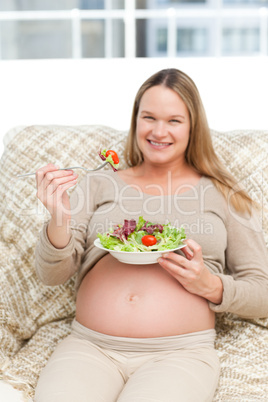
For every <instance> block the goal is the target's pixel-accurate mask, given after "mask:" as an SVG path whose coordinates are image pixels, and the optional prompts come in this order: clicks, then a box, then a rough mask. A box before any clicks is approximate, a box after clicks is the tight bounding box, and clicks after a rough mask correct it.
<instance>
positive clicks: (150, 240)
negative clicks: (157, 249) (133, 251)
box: [141, 235, 157, 247]
mask: <svg viewBox="0 0 268 402" xmlns="http://www.w3.org/2000/svg"><path fill="white" fill-rule="evenodd" d="M141 241H142V244H144V246H147V247H149V246H153V245H155V244H156V242H157V240H156V238H155V237H154V236H153V235H145V236H143V237H142V238H141Z"/></svg>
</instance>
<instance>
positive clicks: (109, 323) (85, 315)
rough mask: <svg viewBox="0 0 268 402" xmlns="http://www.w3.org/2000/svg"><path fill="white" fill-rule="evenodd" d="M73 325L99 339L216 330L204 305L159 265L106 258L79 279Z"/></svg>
mask: <svg viewBox="0 0 268 402" xmlns="http://www.w3.org/2000/svg"><path fill="white" fill-rule="evenodd" d="M76 319H77V321H78V322H80V323H81V324H82V325H84V326H86V327H87V328H90V329H93V330H95V331H98V332H101V333H105V334H108V335H114V336H124V337H134V338H136V337H138V338H144V337H159V336H171V335H179V334H185V333H190V332H196V331H202V330H206V329H210V328H214V325H215V315H214V313H213V312H212V311H211V310H210V309H209V307H208V303H207V301H206V300H205V299H203V298H202V297H199V296H196V295H193V294H191V293H189V292H187V291H186V290H185V289H184V288H183V287H182V286H181V285H180V284H179V283H178V281H176V280H175V279H174V278H173V277H172V276H170V275H169V274H168V273H167V272H166V271H165V270H164V269H163V268H161V266H160V265H159V264H151V265H130V264H123V263H120V262H119V261H117V260H116V259H114V258H113V257H112V256H111V255H110V254H107V255H106V256H105V257H103V258H102V259H101V260H100V261H99V262H98V263H97V264H96V265H95V266H94V268H93V269H92V270H91V271H89V272H88V274H87V275H86V276H85V278H84V279H83V281H82V284H81V286H80V288H79V290H78V294H77V303H76Z"/></svg>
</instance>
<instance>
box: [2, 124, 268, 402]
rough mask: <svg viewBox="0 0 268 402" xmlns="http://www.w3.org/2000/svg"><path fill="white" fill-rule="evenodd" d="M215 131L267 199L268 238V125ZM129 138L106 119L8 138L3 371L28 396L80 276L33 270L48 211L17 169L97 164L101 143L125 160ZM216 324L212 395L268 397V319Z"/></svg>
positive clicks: (237, 171)
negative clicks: (47, 278)
mask: <svg viewBox="0 0 268 402" xmlns="http://www.w3.org/2000/svg"><path fill="white" fill-rule="evenodd" d="M212 138H213V142H214V145H215V149H216V151H217V153H218V155H219V157H220V159H221V160H222V161H223V162H224V164H225V165H226V166H227V168H228V169H229V170H230V171H231V172H232V173H233V175H234V176H235V177H236V178H237V180H238V181H240V182H242V183H243V184H244V185H245V187H246V189H247V190H248V191H249V193H250V194H251V196H252V197H253V198H254V199H255V200H257V201H258V202H260V203H261V204H262V206H263V211H262V224H263V231H264V235H265V240H266V243H267V244H268V215H267V207H268V158H267V150H268V132H263V131H234V132H229V133H218V132H214V131H213V132H212ZM125 139H126V132H123V131H118V130H115V129H112V128H109V127H104V126H73V127H66V126H31V127H27V128H25V129H22V130H21V131H20V132H19V133H18V134H17V135H16V136H15V137H14V138H13V139H12V140H11V142H10V143H9V144H8V146H7V147H6V149H5V151H4V154H3V156H2V158H1V161H0V164H1V165H0V171H1V175H0V199H1V204H0V214H1V216H0V225H1V226H0V253H1V254H0V255H1V260H0V264H1V269H0V375H1V378H3V379H5V380H6V381H9V382H10V383H11V384H13V386H14V387H16V388H18V389H21V390H23V391H24V395H25V400H31V398H32V397H33V394H34V388H35V385H36V382H37V379H38V376H39V373H40V370H41V369H42V368H43V367H44V365H45V364H46V362H47V359H48V358H49V356H50V355H51V353H52V352H53V350H54V348H55V346H56V345H57V343H58V342H59V341H60V340H62V339H63V338H64V337H65V336H66V335H67V334H68V333H69V332H70V323H71V321H72V319H73V317H74V314H75V301H74V280H75V278H72V279H71V280H69V281H68V282H67V283H66V284H64V285H61V286H54V287H47V286H45V285H43V284H42V283H41V282H40V281H39V280H38V278H37V277H36V274H35V270H34V250H35V244H36V241H37V238H38V233H39V231H40V229H41V227H42V225H43V223H44V221H45V220H47V219H48V218H49V217H48V214H47V212H46V211H45V209H44V207H43V206H42V205H41V204H40V203H39V202H38V201H37V198H36V188H35V178H34V177H32V178H27V179H20V180H19V179H16V178H14V176H15V175H16V174H19V173H23V172H28V171H35V170H36V169H37V168H39V167H41V166H43V165H45V164H47V163H48V162H52V163H56V164H58V165H60V166H62V167H67V166H84V167H88V168H91V167H96V166H98V165H99V163H100V162H101V160H100V158H99V156H98V150H99V149H100V148H107V147H109V148H113V149H116V151H118V154H119V157H120V160H121V161H123V156H122V155H123V149H124V144H125ZM120 163H121V167H124V163H123V162H120ZM108 169H109V167H108ZM79 173H80V178H81V177H82V176H83V172H82V171H79ZM267 297H268V295H267ZM216 330H217V339H216V348H217V350H218V354H219V357H220V360H221V377H220V382H219V386H218V389H217V391H216V394H215V398H214V401H228V402H230V401H254V402H255V401H263V402H265V401H266V402H267V401H268V319H259V320H243V319H240V318H238V317H236V316H234V315H230V314H219V315H218V316H217V325H216Z"/></svg>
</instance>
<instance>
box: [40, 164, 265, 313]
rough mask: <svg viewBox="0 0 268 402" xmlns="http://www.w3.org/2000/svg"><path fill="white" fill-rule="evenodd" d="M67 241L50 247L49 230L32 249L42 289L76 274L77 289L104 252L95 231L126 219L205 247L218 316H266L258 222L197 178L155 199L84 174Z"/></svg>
mask: <svg viewBox="0 0 268 402" xmlns="http://www.w3.org/2000/svg"><path fill="white" fill-rule="evenodd" d="M71 208H72V221H71V225H70V226H71V231H72V237H71V240H70V242H69V244H68V245H67V246H66V247H65V248H63V249H56V248H55V247H54V246H53V245H52V244H51V243H50V242H49V240H48V237H47V225H45V226H44V228H43V230H42V231H41V233H40V239H39V242H38V244H37V248H36V270H37V274H38V276H39V278H40V279H41V280H42V281H43V282H44V283H45V284H47V285H58V284H61V283H64V282H65V281H67V280H68V279H69V278H70V277H71V276H72V275H74V274H75V273H76V272H77V282H76V284H77V289H78V288H79V286H80V284H81V281H82V280H83V278H84V276H85V275H86V273H87V272H88V271H89V270H90V269H91V268H92V267H93V266H94V265H95V264H96V262H97V261H98V260H99V259H100V258H102V257H103V256H104V255H105V254H106V253H107V252H106V251H102V250H100V249H98V248H97V247H95V246H94V244H93V243H94V240H95V239H96V234H97V233H98V232H101V233H103V232H105V231H108V230H109V229H110V228H111V227H112V226H113V225H116V224H118V223H123V222H124V219H138V217H139V216H143V217H144V218H145V219H146V220H149V221H151V222H154V223H160V224H163V223H168V222H170V223H171V224H173V225H174V226H181V225H183V226H184V228H185V232H186V235H187V238H191V239H193V240H195V241H196V242H197V243H199V244H200V245H201V247H202V252H203V258H204V262H205V265H206V266H207V267H208V269H209V270H210V271H211V272H212V273H214V274H215V275H217V276H219V277H220V278H221V280H222V282H223V287H224V291H223V300H222V303H221V304H219V305H215V304H213V303H209V305H210V308H211V309H212V310H213V311H215V312H232V313H234V314H237V315H239V316H241V317H246V318H253V317H267V316H268V257H267V249H266V246H265V242H264V238H263V234H262V230H261V223H260V220H259V218H258V216H257V214H256V213H255V212H254V213H253V214H252V215H251V216H245V215H241V214H238V213H237V212H236V211H235V210H234V209H233V208H232V207H231V206H230V205H228V203H227V202H226V201H225V199H224V198H223V196H222V194H221V193H220V192H219V191H218V190H217V189H216V188H215V186H214V184H213V183H212V181H211V180H210V179H208V178H206V177H202V178H201V179H200V180H199V182H198V184H197V185H196V186H191V187H188V188H187V187H186V186H184V188H183V189H180V191H178V194H173V195H163V194H161V191H160V189H159V196H153V195H150V194H146V193H143V192H141V191H140V190H139V189H138V188H135V187H133V186H130V185H128V184H126V183H125V182H123V181H122V179H121V178H120V177H119V175H118V174H116V173H114V172H112V171H108V170H107V171H101V172H94V173H92V174H87V175H86V176H85V177H84V178H83V179H82V180H81V182H80V183H79V185H77V187H76V189H75V191H74V192H73V193H72V196H71Z"/></svg>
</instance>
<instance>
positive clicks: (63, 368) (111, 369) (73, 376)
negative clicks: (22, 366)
mask: <svg viewBox="0 0 268 402" xmlns="http://www.w3.org/2000/svg"><path fill="white" fill-rule="evenodd" d="M214 339H215V331H214V329H212V330H207V331H200V332H195V333H191V334H187V335H179V336H168V337H161V338H123V337H117V336H110V335H104V334H101V333H98V332H95V331H92V330H90V329H88V328H86V327H84V326H82V325H81V324H79V323H78V322H77V321H74V322H73V325H72V332H71V334H70V335H69V336H68V337H67V338H66V339H65V340H63V341H62V342H61V343H60V344H59V345H58V346H57V348H56V350H55V352H54V353H53V354H52V356H51V358H50V359H49V361H48V363H47V365H46V367H45V368H44V370H43V371H42V373H41V376H40V379H39V382H38V385H37V388H36V393H35V399H34V400H35V401H36V402H115V401H118V402H186V401H187V402H203V401H211V400H212V399H213V395H214V392H215V389H216V387H217V383H218V377H219V371H220V368H219V360H218V357H217V354H216V351H215V349H214Z"/></svg>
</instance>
